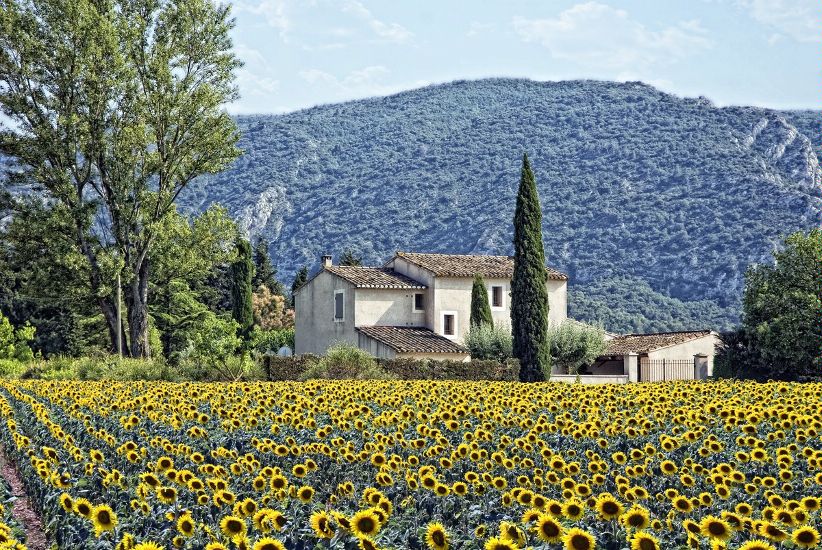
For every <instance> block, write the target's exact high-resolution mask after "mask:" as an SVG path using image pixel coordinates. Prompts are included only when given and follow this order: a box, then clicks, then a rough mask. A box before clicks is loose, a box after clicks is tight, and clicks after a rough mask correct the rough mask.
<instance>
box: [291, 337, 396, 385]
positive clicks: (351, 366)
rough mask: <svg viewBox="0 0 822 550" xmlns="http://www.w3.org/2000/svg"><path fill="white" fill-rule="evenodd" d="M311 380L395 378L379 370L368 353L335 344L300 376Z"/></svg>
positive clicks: (374, 360) (352, 347) (347, 345)
mask: <svg viewBox="0 0 822 550" xmlns="http://www.w3.org/2000/svg"><path fill="white" fill-rule="evenodd" d="M313 378H325V379H332V380H342V379H358V380H367V379H373V380H393V379H395V378H396V377H395V376H393V375H392V374H389V373H388V372H386V371H385V369H382V368H380V366H379V365H378V364H377V361H376V359H374V357H373V356H372V355H371V354H370V353H368V352H366V351H364V350H361V349H360V348H357V347H354V346H351V345H349V344H337V345H334V346H332V347H331V348H329V349H328V351H327V352H326V354H325V356H323V357H321V358H320V360H319V361H317V362H316V363H315V364H313V365H310V366H309V367H308V369H306V371H305V372H304V373H303V374H302V375H301V376H300V380H310V379H313Z"/></svg>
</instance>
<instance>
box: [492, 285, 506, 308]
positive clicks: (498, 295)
mask: <svg viewBox="0 0 822 550" xmlns="http://www.w3.org/2000/svg"><path fill="white" fill-rule="evenodd" d="M502 291H503V287H501V286H492V287H491V307H494V308H498V309H502V308H503V307H504V306H503V305H502Z"/></svg>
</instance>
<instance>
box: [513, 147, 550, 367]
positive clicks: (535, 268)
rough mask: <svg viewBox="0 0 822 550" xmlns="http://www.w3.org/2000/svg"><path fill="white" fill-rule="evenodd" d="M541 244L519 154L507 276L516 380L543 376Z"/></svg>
mask: <svg viewBox="0 0 822 550" xmlns="http://www.w3.org/2000/svg"><path fill="white" fill-rule="evenodd" d="M546 283H547V274H546V271H545V249H544V247H543V244H542V209H541V208H540V205H539V194H538V193H537V183H536V181H535V180H534V173H533V172H532V171H531V164H530V163H529V162H528V155H527V154H523V156H522V173H521V176H520V184H519V193H518V194H517V206H516V211H515V212H514V276H513V278H512V279H511V332H512V336H513V353H514V357H516V358H517V359H519V361H520V373H519V377H520V380H522V381H523V382H535V381H538V380H544V379H545V374H544V373H545V372H546V371H547V370H548V368H549V366H550V355H549V351H550V350H549V349H548V289H547V288H546Z"/></svg>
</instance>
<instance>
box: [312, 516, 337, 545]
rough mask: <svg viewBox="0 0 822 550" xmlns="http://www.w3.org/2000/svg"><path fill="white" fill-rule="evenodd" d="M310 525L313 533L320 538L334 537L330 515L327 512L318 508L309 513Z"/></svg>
mask: <svg viewBox="0 0 822 550" xmlns="http://www.w3.org/2000/svg"><path fill="white" fill-rule="evenodd" d="M311 527H312V528H313V529H314V534H315V535H317V537H319V538H321V539H330V538H333V537H334V527H333V526H332V525H331V516H330V515H329V514H328V512H325V511H323V510H319V511H317V512H314V513H313V514H311Z"/></svg>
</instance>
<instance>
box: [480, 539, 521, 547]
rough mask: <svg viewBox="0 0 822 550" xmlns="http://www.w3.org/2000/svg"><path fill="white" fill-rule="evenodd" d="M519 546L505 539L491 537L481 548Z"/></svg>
mask: <svg viewBox="0 0 822 550" xmlns="http://www.w3.org/2000/svg"><path fill="white" fill-rule="evenodd" d="M518 548H519V547H518V546H517V545H516V544H515V543H513V542H511V541H510V540H507V539H501V538H498V537H491V538H490V539H488V540H487V541H486V542H485V546H483V550H517V549H518Z"/></svg>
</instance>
